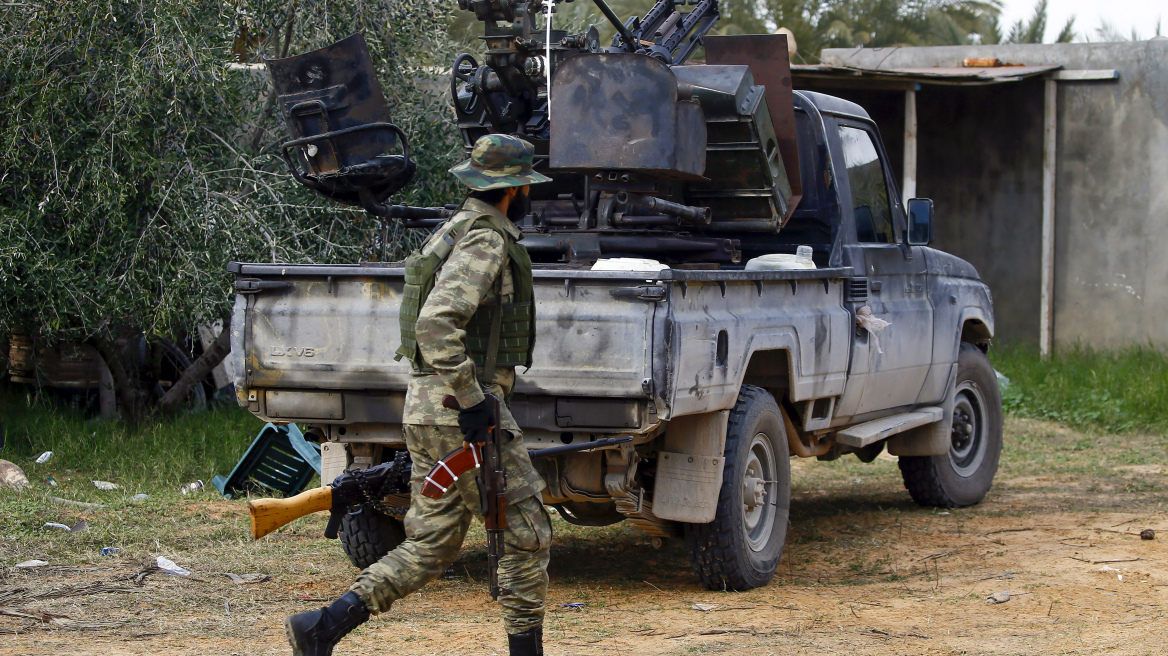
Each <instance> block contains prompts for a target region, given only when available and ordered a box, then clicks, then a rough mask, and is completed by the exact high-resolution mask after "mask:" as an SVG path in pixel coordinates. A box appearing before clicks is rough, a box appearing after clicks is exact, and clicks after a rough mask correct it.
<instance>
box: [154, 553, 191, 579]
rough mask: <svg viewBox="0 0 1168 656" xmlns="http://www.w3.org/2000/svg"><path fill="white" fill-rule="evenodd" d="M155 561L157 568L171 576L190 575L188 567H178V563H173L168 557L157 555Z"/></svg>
mask: <svg viewBox="0 0 1168 656" xmlns="http://www.w3.org/2000/svg"><path fill="white" fill-rule="evenodd" d="M157 562H158V569H160V570H162V571H163V572H166V573H167V574H170V575H171V576H190V575H191V571H190V570H189V569H183V568H182V567H179V566H178V565H176V564H174V561H173V560H171V559H169V558H165V557H163V556H159V557H158V561H157Z"/></svg>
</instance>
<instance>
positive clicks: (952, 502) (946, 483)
mask: <svg viewBox="0 0 1168 656" xmlns="http://www.w3.org/2000/svg"><path fill="white" fill-rule="evenodd" d="M956 386H957V390H956V396H955V400H954V406H953V424H952V427H951V429H950V436H951V437H950V444H949V453H947V454H945V455H941V456H903V457H901V458H900V460H899V463H898V464H899V465H900V474H901V477H902V478H904V486H905V488H907V489H908V492H909V494H911V495H912V498H913V501H915V502H917V503H918V504H920V505H922V506H941V507H943V508H959V507H962V506H972V505H974V504H976V503H980V502H981V500H982V499H984V498H985V495H986V493H987V492H989V491H990V487H991V486H992V485H993V482H994V474H996V473H997V472H998V458H999V457H1000V456H1001V454H1002V394H1001V392H1000V391H999V390H998V378H997V376H996V375H995V374H994V368H993V367H992V366H991V365H990V361H989V358H987V357H986V356H985V353H982V352H981V350H980V349H978V348H977V347H976V346H974V345H972V344H967V343H964V342H962V344H961V350H960V351H959V352H958V354H957V381H956Z"/></svg>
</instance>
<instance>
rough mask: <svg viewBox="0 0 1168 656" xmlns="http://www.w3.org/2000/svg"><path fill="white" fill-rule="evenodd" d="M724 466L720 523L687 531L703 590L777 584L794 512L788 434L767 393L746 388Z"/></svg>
mask: <svg viewBox="0 0 1168 656" xmlns="http://www.w3.org/2000/svg"><path fill="white" fill-rule="evenodd" d="M724 462H725V465H724V466H725V469H724V470H723V473H722V489H721V491H720V492H719V494H718V511H717V516H716V517H715V518H714V521H712V522H710V523H709V524H686V525H685V542H686V546H687V547H689V555H690V562H691V563H692V564H693V571H694V574H695V575H696V576H697V577H698V580H700V581H701V582H702V585H704V586H706V587H707V588H709V589H710V590H738V591H741V590H749V589H751V588H757V587H759V586H762V585H766V584H767V583H769V582H770V580H771V578H772V577H774V575H775V569H777V568H778V566H779V558H780V557H781V556H782V555H783V545H784V544H785V543H786V541H787V521H788V517H789V515H790V510H791V462H790V454H789V451H788V448H787V433H786V430H785V429H784V428H783V418H782V415H781V414H779V406H778V404H777V403H775V399H774V397H773V396H771V395H770V393H768V392H767V391H766V390H764V389H761V388H758V387H754V386H752V385H743V386H742V390H741V391H740V392H739V393H738V403H737V404H735V406H734V409H733V410H731V411H730V424H729V427H728V428H727V431H726V452H725V461H724ZM748 492H749V493H750V496H749V497H748V496H747V493H748ZM748 503H749V504H750V505H747V504H748Z"/></svg>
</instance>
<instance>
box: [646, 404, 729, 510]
mask: <svg viewBox="0 0 1168 656" xmlns="http://www.w3.org/2000/svg"><path fill="white" fill-rule="evenodd" d="M729 417H730V411H729V410H720V411H717V412H707V413H702V414H697V415H687V416H685V417H678V418H677V419H674V420H672V421H670V422H669V428H668V429H667V432H666V435H665V448H664V449H663V450H662V452H661V455H660V456H659V457H658V458H657V475H656V486H655V487H654V488H653V514H654V515H657V516H658V517H660V518H661V519H670V520H674V521H678V522H688V523H691V524H705V523H708V522H712V521H714V517H715V516H716V514H717V511H718V492H719V490H721V488H722V471H723V468H724V467H725V462H724V458H723V457H722V451H723V450H724V449H725V448H726V425H727V421H728V420H729Z"/></svg>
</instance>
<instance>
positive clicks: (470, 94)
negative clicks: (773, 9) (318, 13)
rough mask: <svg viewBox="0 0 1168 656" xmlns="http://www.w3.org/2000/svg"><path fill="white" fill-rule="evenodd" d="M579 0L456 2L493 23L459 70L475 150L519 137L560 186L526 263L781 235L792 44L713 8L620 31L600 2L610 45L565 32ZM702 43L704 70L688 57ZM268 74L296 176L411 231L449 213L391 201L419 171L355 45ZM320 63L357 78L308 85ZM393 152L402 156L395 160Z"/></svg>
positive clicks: (695, 260) (468, 136) (622, 25)
mask: <svg viewBox="0 0 1168 656" xmlns="http://www.w3.org/2000/svg"><path fill="white" fill-rule="evenodd" d="M571 1H572V0H542V1H541V0H527V1H519V0H459V7H460V8H461V9H463V10H466V11H470V12H473V13H474V14H475V17H476V18H477V19H478V20H479V21H481V22H482V23H483V24H484V35H483V36H482V37H481V38H482V39H483V41H484V42H485V44H486V47H487V50H486V52H485V54H484V55H483V56H482V62H481V63H480V61H479V60H478V58H476V57H475V56H474V55H472V54H468V53H464V54H461V55H459V56H458V57H457V58H456V59H455V60H454V63H453V66H452V68H451V77H450V96H451V101H452V104H453V106H454V114H455V119H456V121H457V124H458V127H459V129H460V131H461V132H462V135H463V140H464V142H465V145H466V146H467V148H468V149H469V148H470V147H471V146H472V145H473V144H474V143H475V141H477V140H478V139H479V138H480V137H482V136H483V135H485V134H490V133H505V134H514V135H517V136H520V137H522V138H524V139H526V140H528V141H529V142H531V143H532V144H534V145H535V149H536V157H535V168H536V170H537V171H539V172H540V173H543V174H545V175H547V176H548V177H550V178H551V179H552V182H550V183H547V184H543V185H539V186H537V187H534V188H532V190H531V198H530V207H529V208H528V213H527V215H526V217H525V219H524V220H523V221H522V223H521V227H522V229H523V231H524V233H525V234H526V235H527V237H526V238H525V240H524V243H525V244H526V245H527V247H528V250H529V251H530V252H531V254H532V256H533V259H534V260H535V261H537V262H587V261H589V260H595V259H597V258H600V257H605V256H611V255H616V254H620V255H637V256H647V257H654V258H657V259H659V260H663V261H665V262H667V263H671V264H672V263H689V264H696V265H700V264H703V263H705V264H711V265H722V264H737V263H738V262H740V260H741V258H742V253H741V243H742V241H741V240H742V237H743V235H744V234H749V235H750V239H749V240H748V241H749V242H750V243H752V244H756V243H757V244H761V243H763V242H767V243H768V244H769V243H770V241H773V239H771V240H768V237H767V235H772V236H773V235H776V234H777V233H778V231H779V230H780V229H781V228H782V226H783V225H784V223H785V222H786V220H787V219H788V218H790V216H791V214H792V212H793V211H794V208H795V206H796V205H797V204H798V202H799V199H800V193H801V192H800V187H801V185H800V179H799V159H798V155H797V153H798V150H797V147H796V146H797V145H796V142H795V128H794V126H795V121H794V109H793V102H792V95H791V87H790V62H789V61H788V59H787V49H786V37H784V36H782V35H744V36H720V37H716V36H707V35H708V32H709V31H710V29H711V28H712V27H713V26H714V24H715V22H716V21H717V20H718V1H717V0H682V1H681V2H678V1H677V0H658V1H657V3H656V4H655V5H654V6H653V7H652V8H651V9H650V10H649V11H648V12H647V13H646V14H645V16H644V17H637V16H633V17H631V18H629V19H628V20H626V21H624V22H621V21H620V20H619V19H618V17H617V16H616V14H615V13H614V12H613V11H612V9H611V8H610V7H609V6H608V5H607V4H606V3H605V1H604V0H593V2H594V3H595V4H596V6H597V7H598V8H599V9H600V11H601V13H602V14H603V15H604V16H605V17H606V18H607V19H608V21H609V22H610V23H612V25H613V27H614V28H615V29H616V34H615V36H613V39H612V42H611V45H610V46H608V47H601V46H600V36H599V31H598V30H597V29H596V27H595V26H589V27H588V29H586V30H585V31H584V32H582V33H579V34H569V33H568V32H567V31H566V30H557V29H554V25H553V23H554V12H555V7H556V5H557V4H559V3H560V2H571ZM686 2H689V3H691V4H688V5H687V4H685V3H686ZM687 7H688V10H686V8H687ZM541 16H542V17H543V25H542V26H540V25H537V23H538V19H539V18H540V17H541ZM703 46H704V47H705V53H706V62H705V63H702V64H691V63H689V59H690V57H691V56H692V55H693V54H694V53H695V52H696V51H697V50H698V48H700V47H703ZM341 62H347V65H345V66H342V65H341ZM330 65H331V66H333V68H332V69H330V68H329V66H330ZM314 66H315V67H316V68H313V67H314ZM269 67H270V68H271V70H272V74H273V78H274V80H275V81H276V88H277V90H278V91H279V92H280V93H281V94H283V95H281V96H280V98H279V100H280V103H281V108H282V109H283V110H284V115H285V118H286V120H287V122H288V125H289V129H290V130H291V132H292V134H293V135H294V137H297V138H296V139H294V140H293V141H290V142H288V143H287V144H285V145H284V153H285V158H286V160H287V161H288V165H289V168H291V169H292V171H293V173H294V175H296V177H297V179H298V180H299V181H300V182H301V183H303V184H306V185H307V186H309V187H312V188H313V189H316V190H318V191H320V192H321V193H325V194H326V195H329V196H330V197H332V198H335V199H337V200H339V201H341V202H348V203H351V204H360V205H361V206H363V207H365V209H366V210H368V211H370V212H371V213H374V214H377V215H379V216H384V217H394V218H403V219H408V220H407V221H406V225H407V226H410V227H424V226H430V225H434V224H435V223H437V222H440V221H441V220H442V219H443V218H444V217H445V216H447V215H448V210H446V209H443V208H408V207H404V206H396V205H390V204H389V203H388V201H387V200H386V199H387V198H388V196H389V195H390V194H392V193H393V192H394V191H396V190H397V189H399V188H400V187H401V186H403V185H404V184H406V183H408V182H409V179H410V178H411V177H412V175H413V170H414V168H413V162H412V161H411V160H410V159H409V152H408V145H407V142H406V138H405V135H404V134H402V133H401V131H400V130H398V129H397V128H396V127H395V126H393V125H392V124H391V123H389V120H388V112H387V110H385V102H384V99H383V98H382V97H381V94H380V88H379V87H378V86H377V82H376V79H375V78H374V77H373V75H372V72H373V69H372V62H371V61H369V57H368V52H367V51H365V50H364V42H363V41H361V40H360V37H359V35H354V36H352V37H349V38H348V39H346V40H344V41H341V42H340V43H338V44H334V45H333V46H330V47H328V48H325V49H323V50H321V51H317V52H316V53H309V54H306V55H300V56H298V57H291V58H288V59H283V60H276V61H271V62H269ZM321 69H325V70H328V71H330V75H332V76H333V77H337V76H338V75H339V73H337V72H334V71H341V72H343V74H344V75H345V76H348V77H346V78H345V79H343V80H340V81H332V79H331V78H330V77H329V76H328V75H326V76H321V75H319V74H317V75H316V77H312V75H309V74H308V71H317V72H318V73H319V70H321ZM293 73H296V74H293ZM350 78H351V80H353V82H350V81H346V80H349V79H350ZM756 79H757V80H760V81H762V82H763V84H757V83H756ZM334 113H335V117H334ZM359 119H364V121H365V122H364V123H361V122H360V121H359ZM350 122H352V123H354V124H352V125H350ZM398 144H400V147H401V148H402V151H403V153H402V155H385V154H384V152H385V151H386V150H387V149H388V148H390V147H393V146H395V145H398ZM325 145H327V148H325V147H324V146H325ZM294 154H298V158H294V157H293V155H294ZM294 159H296V160H297V161H295V162H294ZM771 246H773V244H771ZM792 249H793V246H792Z"/></svg>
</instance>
